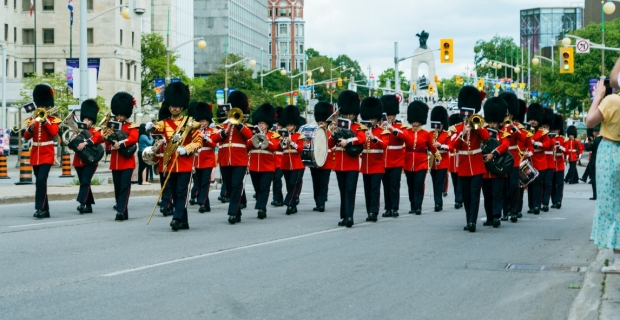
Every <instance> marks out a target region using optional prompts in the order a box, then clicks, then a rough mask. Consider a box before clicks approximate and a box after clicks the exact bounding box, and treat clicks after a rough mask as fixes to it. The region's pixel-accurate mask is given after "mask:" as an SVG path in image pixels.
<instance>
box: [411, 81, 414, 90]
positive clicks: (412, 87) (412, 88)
mask: <svg viewBox="0 0 620 320" xmlns="http://www.w3.org/2000/svg"><path fill="white" fill-rule="evenodd" d="M411 91H415V83H412V84H411Z"/></svg>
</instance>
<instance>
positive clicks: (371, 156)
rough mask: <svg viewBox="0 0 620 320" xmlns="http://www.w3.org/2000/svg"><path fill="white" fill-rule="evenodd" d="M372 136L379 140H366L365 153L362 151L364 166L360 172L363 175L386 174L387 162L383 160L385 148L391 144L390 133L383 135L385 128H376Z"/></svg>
mask: <svg viewBox="0 0 620 320" xmlns="http://www.w3.org/2000/svg"><path fill="white" fill-rule="evenodd" d="M371 132H372V134H373V135H374V136H375V137H376V138H377V142H374V141H373V140H370V139H366V143H364V151H362V154H361V157H362V165H361V167H360V172H361V173H363V174H376V173H385V160H384V159H383V156H384V152H385V147H387V145H388V143H389V142H390V139H389V136H390V134H389V133H387V132H386V133H383V128H380V127H374V128H373V129H372V131H371Z"/></svg>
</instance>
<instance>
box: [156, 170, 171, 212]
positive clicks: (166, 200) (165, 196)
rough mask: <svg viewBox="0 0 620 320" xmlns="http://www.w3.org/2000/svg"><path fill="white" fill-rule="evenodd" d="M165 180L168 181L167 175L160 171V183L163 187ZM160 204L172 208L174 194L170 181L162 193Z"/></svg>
mask: <svg viewBox="0 0 620 320" xmlns="http://www.w3.org/2000/svg"><path fill="white" fill-rule="evenodd" d="M164 182H166V175H164V174H163V173H159V184H160V185H161V186H162V187H163V185H164ZM160 204H161V205H160V206H161V207H162V208H166V209H168V210H171V209H172V194H171V192H170V182H168V184H166V187H165V188H164V191H163V192H162V193H161V199H160Z"/></svg>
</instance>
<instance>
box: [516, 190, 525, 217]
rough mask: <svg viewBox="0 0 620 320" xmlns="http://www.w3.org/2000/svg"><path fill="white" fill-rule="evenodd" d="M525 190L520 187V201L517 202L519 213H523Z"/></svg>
mask: <svg viewBox="0 0 620 320" xmlns="http://www.w3.org/2000/svg"><path fill="white" fill-rule="evenodd" d="M524 194H525V188H522V187H519V199H518V200H517V213H519V212H523V195H524Z"/></svg>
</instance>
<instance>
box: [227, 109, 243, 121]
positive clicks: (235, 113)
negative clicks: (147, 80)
mask: <svg viewBox="0 0 620 320" xmlns="http://www.w3.org/2000/svg"><path fill="white" fill-rule="evenodd" d="M243 119H244V115H243V111H241V109H239V108H232V109H230V111H228V123H230V124H232V125H237V124H240V123H241V122H243Z"/></svg>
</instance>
